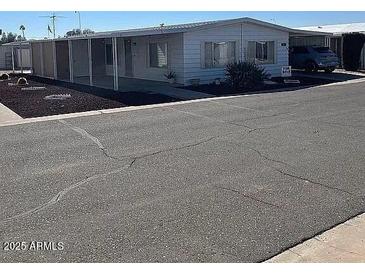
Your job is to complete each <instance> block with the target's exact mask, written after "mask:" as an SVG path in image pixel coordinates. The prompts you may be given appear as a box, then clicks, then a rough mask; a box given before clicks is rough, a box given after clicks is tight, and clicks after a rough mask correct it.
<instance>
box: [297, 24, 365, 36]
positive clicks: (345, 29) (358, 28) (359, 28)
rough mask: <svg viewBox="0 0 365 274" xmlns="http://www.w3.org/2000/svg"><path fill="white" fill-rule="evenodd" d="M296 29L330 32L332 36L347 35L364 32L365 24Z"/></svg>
mask: <svg viewBox="0 0 365 274" xmlns="http://www.w3.org/2000/svg"><path fill="white" fill-rule="evenodd" d="M298 29H300V30H309V31H322V32H323V31H324V32H331V33H333V34H334V35H339V34H342V33H349V32H365V23H350V24H338V25H320V26H310V27H300V28H298Z"/></svg>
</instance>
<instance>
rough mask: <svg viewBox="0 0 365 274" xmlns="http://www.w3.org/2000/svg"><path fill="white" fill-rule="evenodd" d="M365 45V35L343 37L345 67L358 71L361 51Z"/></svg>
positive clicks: (352, 34) (345, 35)
mask: <svg viewBox="0 0 365 274" xmlns="http://www.w3.org/2000/svg"><path fill="white" fill-rule="evenodd" d="M364 43H365V34H363V33H358V32H357V33H346V34H344V35H343V67H344V69H345V70H349V71H357V70H358V69H359V67H360V56H361V50H362V47H363V46H364Z"/></svg>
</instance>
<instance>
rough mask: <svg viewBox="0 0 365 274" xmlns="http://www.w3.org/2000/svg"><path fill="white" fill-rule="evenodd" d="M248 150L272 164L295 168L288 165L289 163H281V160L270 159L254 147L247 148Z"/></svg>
mask: <svg viewBox="0 0 365 274" xmlns="http://www.w3.org/2000/svg"><path fill="white" fill-rule="evenodd" d="M247 148H248V149H250V150H253V151H254V152H256V153H257V154H258V155H259V156H260V157H262V158H264V159H266V160H268V161H271V162H274V163H278V164H283V165H286V166H290V167H293V166H292V165H290V164H288V163H285V162H283V161H280V160H275V159H272V158H269V157H268V156H266V155H264V154H263V153H262V152H260V151H259V150H257V149H255V148H252V147H247Z"/></svg>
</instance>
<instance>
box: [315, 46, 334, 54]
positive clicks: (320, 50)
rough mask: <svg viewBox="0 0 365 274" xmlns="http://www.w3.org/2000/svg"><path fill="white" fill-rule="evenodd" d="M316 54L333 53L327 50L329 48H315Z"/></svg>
mask: <svg viewBox="0 0 365 274" xmlns="http://www.w3.org/2000/svg"><path fill="white" fill-rule="evenodd" d="M313 49H314V50H315V51H316V52H319V53H332V51H331V50H330V49H329V48H327V47H316V48H313Z"/></svg>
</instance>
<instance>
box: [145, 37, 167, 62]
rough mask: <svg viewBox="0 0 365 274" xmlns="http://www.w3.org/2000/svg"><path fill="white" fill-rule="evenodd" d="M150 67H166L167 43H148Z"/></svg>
mask: <svg viewBox="0 0 365 274" xmlns="http://www.w3.org/2000/svg"><path fill="white" fill-rule="evenodd" d="M149 57H150V58H149V59H150V67H153V68H166V67H167V43H150V44H149Z"/></svg>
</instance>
